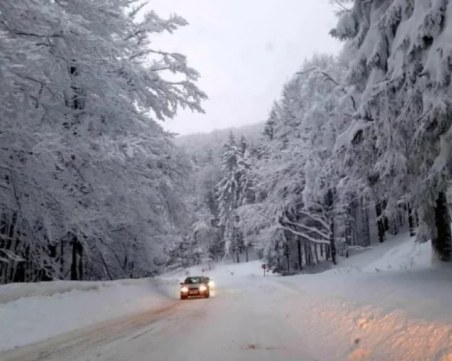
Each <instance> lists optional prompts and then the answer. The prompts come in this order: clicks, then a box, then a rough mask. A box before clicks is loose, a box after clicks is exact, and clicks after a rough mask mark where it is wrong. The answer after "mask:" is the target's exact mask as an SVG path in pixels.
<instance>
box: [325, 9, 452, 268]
mask: <svg viewBox="0 0 452 361" xmlns="http://www.w3.org/2000/svg"><path fill="white" fill-rule="evenodd" d="M450 7H451V4H450V2H449V1H447V0H440V1H436V0H426V1H415V2H413V1H409V0H386V1H380V2H362V1H355V2H354V6H353V9H352V10H351V11H348V12H346V13H344V14H343V16H342V17H341V19H340V22H339V25H338V27H337V29H336V30H335V31H334V32H333V34H334V35H336V36H337V37H339V38H341V39H346V40H348V41H349V43H350V44H349V46H350V47H351V48H352V49H354V51H355V52H356V57H355V60H354V61H353V63H352V64H351V67H350V68H351V72H350V74H349V84H351V85H352V86H354V87H355V89H356V90H357V91H359V92H361V93H362V101H361V104H360V107H359V109H358V111H357V112H356V119H355V121H354V122H353V124H352V125H351V126H350V130H349V133H350V134H351V136H350V138H351V139H352V142H351V143H352V145H353V147H355V148H359V149H360V153H362V154H363V155H371V154H372V156H371V157H362V156H361V157H359V156H355V157H354V159H353V162H355V164H356V166H355V167H356V168H358V167H365V169H366V173H367V175H368V177H371V179H372V182H373V183H375V184H376V185H377V186H378V190H379V194H378V197H379V198H380V199H381V200H382V201H383V202H385V204H387V210H386V211H387V212H388V213H394V212H395V209H397V207H398V206H399V205H400V203H401V202H403V203H405V204H408V205H410V207H411V205H412V204H414V206H415V207H416V208H418V211H419V215H420V225H421V227H420V230H419V233H418V238H419V239H420V240H427V239H432V245H433V249H434V251H435V254H436V255H437V256H438V257H437V258H438V259H440V260H442V261H451V260H452V237H451V232H450V225H449V222H450V220H449V214H448V211H447V207H446V203H445V200H446V197H445V194H446V191H447V188H448V184H449V179H450V176H451V168H450V164H451V154H452V152H451V149H450V146H449V144H450V137H451V134H452V131H451V122H450V119H451V117H450V114H451V105H450V91H451V86H450V68H449V60H448V59H449V57H450V54H451V53H450V52H451V50H450V46H449V43H450V37H449V29H450V27H451V25H450V20H451V19H450V11H449V10H450ZM356 153H357V152H354V154H356ZM366 158H367V159H366ZM369 158H371V159H369ZM369 160H370V161H369Z"/></svg>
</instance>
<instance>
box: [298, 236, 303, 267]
mask: <svg viewBox="0 0 452 361" xmlns="http://www.w3.org/2000/svg"><path fill="white" fill-rule="evenodd" d="M297 253H298V269H299V270H300V271H303V253H302V252H301V240H300V238H299V237H297Z"/></svg>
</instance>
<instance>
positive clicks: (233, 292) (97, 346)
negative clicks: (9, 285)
mask: <svg viewBox="0 0 452 361" xmlns="http://www.w3.org/2000/svg"><path fill="white" fill-rule="evenodd" d="M253 281H254V282H242V283H241V284H239V285H238V286H237V287H236V288H226V289H220V290H219V291H218V293H217V294H216V295H214V296H213V297H212V298H211V299H208V300H206V299H193V300H188V301H176V300H175V301H174V302H173V303H170V304H169V305H168V306H167V307H165V308H163V309H160V310H159V311H153V312H147V313H142V314H139V315H135V316H133V317H126V318H123V319H120V320H116V321H111V322H106V323H103V324H101V325H97V326H94V327H90V328H87V329H84V330H80V331H75V332H71V333H67V334H65V335H62V336H59V337H56V338H52V339H50V340H48V341H45V342H41V343H38V344H34V345H31V346H27V347H23V348H20V349H16V350H13V351H9V352H5V353H3V354H2V355H1V359H2V360H3V361H12V360H17V361H18V360H60V361H61V360H68V361H69V360H74V361H75V360H80V361H81V360H86V361H87V360H100V361H103V360H118V361H122V360H128V361H134V360H136V361H141V360H153V361H159V360H162V361H163V360H187V361H190V360H197V361H199V360H216V361H220V360H228V361H230V360H288V361H289V360H298V361H299V360H314V358H311V357H309V355H308V354H307V351H306V350H305V348H304V347H303V339H302V338H300V335H299V333H298V332H297V329H296V328H295V327H294V325H293V324H292V323H291V322H289V321H288V317H289V315H288V314H286V313H285V312H284V311H283V310H284V309H286V308H285V307H284V305H283V304H281V301H284V299H285V298H286V297H287V298H289V299H290V296H294V293H293V291H291V290H290V289H287V288H285V287H284V286H279V285H278V284H276V283H275V282H272V281H267V280H261V279H255V280H253ZM250 285H251V287H250ZM278 305H280V306H282V307H275V306H278ZM278 310H280V311H278Z"/></svg>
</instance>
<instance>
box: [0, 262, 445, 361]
mask: <svg viewBox="0 0 452 361" xmlns="http://www.w3.org/2000/svg"><path fill="white" fill-rule="evenodd" d="M350 272H351V273H350ZM451 272H452V271H451ZM450 275H452V273H451V274H449V273H445V272H444V271H441V270H438V271H429V270H427V271H420V272H419V273H404V272H388V273H380V272H375V273H363V272H357V271H356V270H350V269H338V270H337V272H336V271H334V272H329V273H323V274H318V275H312V276H309V275H303V276H297V277H266V278H264V277H262V275H258V274H257V273H256V274H251V275H238V274H237V273H235V274H234V273H233V272H231V273H230V276H228V277H223V279H222V280H220V282H219V283H220V284H219V285H218V289H217V291H216V293H214V294H213V296H212V297H211V298H210V299H192V300H184V301H180V300H179V299H177V297H176V295H177V282H175V283H174V291H175V292H174V297H173V298H172V299H168V302H164V303H162V307H160V308H158V309H155V308H151V307H149V311H146V312H142V313H139V314H134V315H131V316H127V317H123V318H118V319H115V320H112V321H108V322H104V323H100V324H96V325H94V326H91V327H89V328H83V329H79V330H76V331H72V332H69V333H66V334H62V335H60V336H57V337H53V338H51V339H47V340H45V341H42V342H39V343H35V344H30V345H28V346H24V347H20V348H17V349H13V350H10V351H5V352H3V353H0V360H1V361H44V360H46V361H47V360H48V361H177V360H182V361H248V360H249V361H270V360H271V361H279V360H281V361H291V360H297V361H330V360H331V361H365V360H366V361H381V360H397V361H452V315H451V313H450V312H449V308H450V307H449V306H450V299H451V297H452V287H451V283H450ZM217 280H218V279H217ZM439 290H440V291H441V292H442V293H441V297H438V292H439ZM0 327H5V326H4V325H3V324H2V325H0Z"/></svg>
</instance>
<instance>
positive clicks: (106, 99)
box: [0, 0, 205, 282]
mask: <svg viewBox="0 0 452 361" xmlns="http://www.w3.org/2000/svg"><path fill="white" fill-rule="evenodd" d="M133 4H134V2H133V1H129V0H117V1H107V0H100V1H92V0H81V1H76V2H71V1H51V0H45V1H36V0H24V1H21V2H1V3H0V33H1V35H0V47H1V49H2V51H1V55H0V81H1V83H2V90H1V92H0V101H1V102H2V107H0V117H1V119H2V124H1V130H0V138H1V142H2V150H1V152H0V169H1V173H2V175H1V178H2V181H3V183H4V184H3V186H2V187H1V190H0V192H1V197H0V198H1V201H0V209H1V214H2V216H1V217H2V219H3V223H2V230H3V231H2V237H1V239H0V259H1V261H2V263H1V264H0V274H1V282H9V281H13V280H20V281H34V280H40V279H53V278H72V279H81V278H108V277H109V278H117V277H130V276H132V277H134V276H137V275H143V274H149V273H150V272H154V271H155V270H156V269H157V268H158V266H159V265H160V264H162V262H163V260H162V259H161V258H162V257H163V245H162V241H163V240H164V239H167V238H168V235H170V234H175V233H178V232H179V231H178V227H179V225H180V224H181V221H183V216H182V214H183V213H184V211H185V209H184V208H185V206H184V201H183V198H181V197H182V193H183V187H184V185H183V184H184V180H183V178H184V177H183V173H185V172H186V171H187V170H188V169H187V168H186V165H185V162H184V161H183V159H181V157H180V154H179V153H178V152H177V150H176V149H175V148H174V146H173V145H172V140H171V136H170V135H168V134H166V133H165V132H164V131H163V129H162V128H161V126H159V125H158V124H157V123H156V120H157V119H160V120H164V119H166V118H171V117H173V116H174V115H175V114H176V112H177V110H178V109H179V108H180V107H188V108H191V109H192V110H195V111H201V110H202V109H201V107H200V102H201V100H202V99H203V98H205V95H204V93H202V92H201V91H200V90H198V89H197V87H196V86H195V84H194V81H196V79H197V77H198V74H197V72H196V71H195V70H193V69H192V68H190V67H188V66H187V64H186V60H185V57H184V56H183V55H181V54H177V53H166V52H164V51H160V50H158V51H157V50H155V49H152V47H151V46H150V36H152V34H153V33H159V32H164V31H168V32H173V31H175V30H176V29H177V28H179V27H180V26H183V25H185V24H186V22H185V21H184V20H183V19H182V18H180V17H178V16H172V17H171V18H169V19H161V18H160V17H158V16H157V15H156V14H155V13H154V12H152V11H151V12H148V13H144V10H143V8H142V7H137V8H133V7H132V6H133ZM137 15H139V16H137ZM138 18H139V19H141V20H137V19H138ZM167 75H169V76H167ZM182 225H183V222H182Z"/></svg>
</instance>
